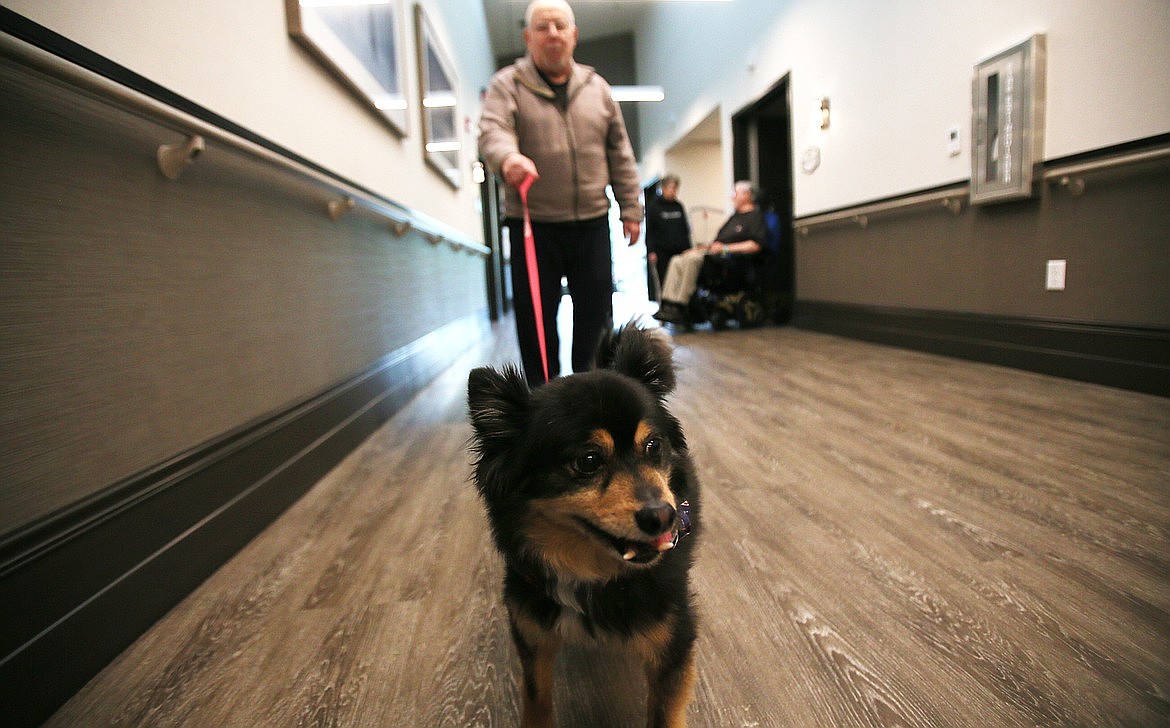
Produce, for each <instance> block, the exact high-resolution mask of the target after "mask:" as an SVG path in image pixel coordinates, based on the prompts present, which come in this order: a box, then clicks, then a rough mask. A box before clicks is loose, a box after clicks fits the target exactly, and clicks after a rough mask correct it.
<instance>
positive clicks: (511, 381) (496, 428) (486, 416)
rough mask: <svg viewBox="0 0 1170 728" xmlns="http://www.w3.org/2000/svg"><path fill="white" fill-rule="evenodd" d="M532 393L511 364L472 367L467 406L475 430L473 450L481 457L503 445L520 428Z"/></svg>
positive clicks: (516, 433) (508, 441)
mask: <svg viewBox="0 0 1170 728" xmlns="http://www.w3.org/2000/svg"><path fill="white" fill-rule="evenodd" d="M531 395H532V392H531V390H529V388H528V382H527V381H525V379H524V375H523V374H521V373H520V370H519V369H517V368H516V367H514V366H508V367H505V368H504V369H503V371H497V370H495V369H492V368H491V367H480V368H478V369H473V370H472V371H471V374H470V375H468V377H467V409H468V410H469V411H470V413H471V426H472V429H473V430H474V431H475V440H476V447H475V449H476V450H477V451H478V452H479V453H480V455H481V456H483V455H484V454H486V453H489V452H492V451H495V450H497V449H498V448H499V447H501V446H506V445H507V444H508V443H510V442H511V440H512V439H513V438H515V437H516V436H518V435H519V434H520V433H521V432H522V431H523V428H524V422H525V413H526V412H527V410H528V399H529V397H530V396H531Z"/></svg>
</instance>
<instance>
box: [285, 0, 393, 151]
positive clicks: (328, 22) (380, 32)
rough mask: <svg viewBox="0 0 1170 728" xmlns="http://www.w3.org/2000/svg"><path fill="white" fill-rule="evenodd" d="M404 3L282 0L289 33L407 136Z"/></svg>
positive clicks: (382, 116) (388, 1) (391, 124)
mask: <svg viewBox="0 0 1170 728" xmlns="http://www.w3.org/2000/svg"><path fill="white" fill-rule="evenodd" d="M402 2H403V0H362V1H361V2H357V1H355V2H352V3H338V2H336V0H333V1H330V0H285V14H286V16H287V18H288V32H289V35H291V36H292V37H293V38H295V39H296V40H297V42H299V43H300V44H301V45H302V46H304V47H305V48H306V49H307V50H308V51H309V52H310V53H312V54H313V55H314V56H316V57H317V59H318V60H320V61H321V62H322V63H323V64H324V65H325V67H326V68H328V69H329V70H330V71H332V72H333V73H334V74H336V75H337V76H338V78H340V79H341V81H342V82H343V83H345V85H346V86H348V87H349V88H350V90H352V91H353V92H354V93H356V94H357V95H358V97H359V98H361V99H362V100H363V101H365V102H366V103H367V104H369V105H370V107H371V108H372V109H373V110H374V111H375V112H376V113H377V114H378V115H379V116H380V117H381V118H382V119H384V120H385V122H386V123H387V124H388V125H389V126H390V128H391V129H393V130H394V132H395V133H397V134H398V135H399V136H405V135H406V133H407V130H408V122H407V120H408V118H409V113H408V112H409V106H410V105H409V104H408V103H407V96H406V89H405V84H404V81H405V79H406V75H405V71H404V68H403V66H404V64H403V62H402V59H403V58H405V55H406V54H405V52H404V45H405V44H404V43H403V37H402V32H403V31H402V26H403V23H402V7H401V3H402Z"/></svg>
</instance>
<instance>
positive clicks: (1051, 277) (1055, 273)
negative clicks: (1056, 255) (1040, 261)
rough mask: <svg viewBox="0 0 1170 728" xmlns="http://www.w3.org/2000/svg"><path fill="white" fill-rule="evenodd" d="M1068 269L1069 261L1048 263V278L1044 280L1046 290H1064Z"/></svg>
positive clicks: (1051, 261)
mask: <svg viewBox="0 0 1170 728" xmlns="http://www.w3.org/2000/svg"><path fill="white" fill-rule="evenodd" d="M1067 269H1068V261H1067V260H1050V261H1048V267H1047V276H1046V277H1045V279H1044V288H1045V290H1048V291H1063V290H1064V274H1065V271H1066V270H1067Z"/></svg>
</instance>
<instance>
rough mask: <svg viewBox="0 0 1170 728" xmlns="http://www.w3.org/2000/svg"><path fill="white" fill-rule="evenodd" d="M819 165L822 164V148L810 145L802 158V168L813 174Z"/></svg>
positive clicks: (806, 172) (805, 171)
mask: <svg viewBox="0 0 1170 728" xmlns="http://www.w3.org/2000/svg"><path fill="white" fill-rule="evenodd" d="M819 166H821V148H820V147H809V148H808V149H806V150H804V156H802V157H801V158H800V168H801V169H803V170H804V173H805V174H812V173H813V172H815V171H817V167H819Z"/></svg>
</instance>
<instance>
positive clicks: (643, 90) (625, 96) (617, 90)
mask: <svg viewBox="0 0 1170 728" xmlns="http://www.w3.org/2000/svg"><path fill="white" fill-rule="evenodd" d="M665 98H666V92H665V91H663V90H662V87H661V86H614V87H613V100H614V101H662V100H664V99H665Z"/></svg>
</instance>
